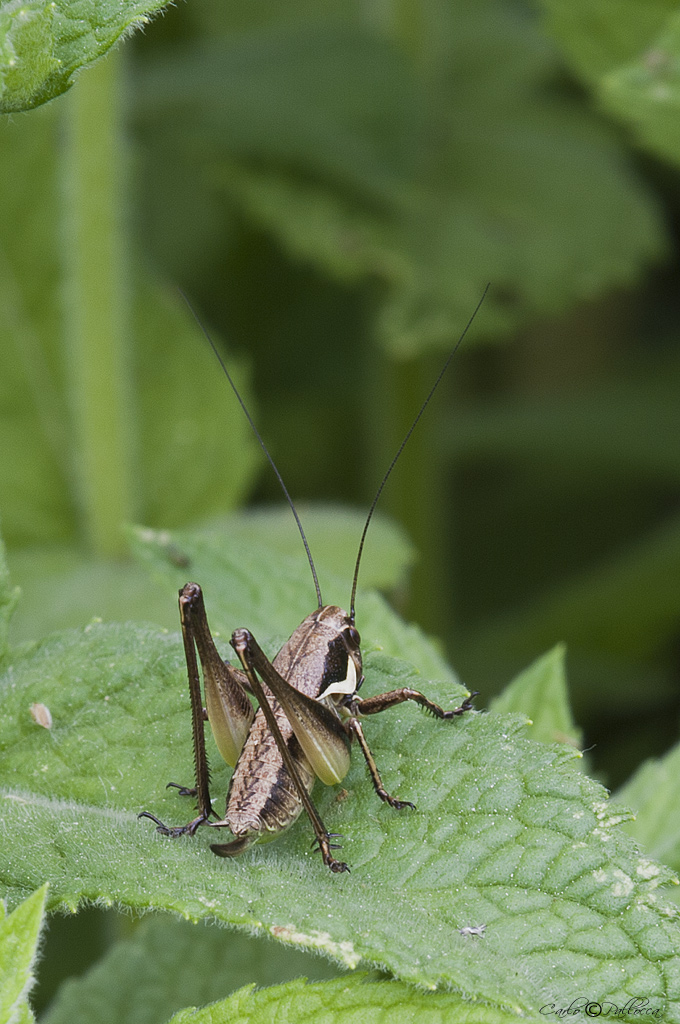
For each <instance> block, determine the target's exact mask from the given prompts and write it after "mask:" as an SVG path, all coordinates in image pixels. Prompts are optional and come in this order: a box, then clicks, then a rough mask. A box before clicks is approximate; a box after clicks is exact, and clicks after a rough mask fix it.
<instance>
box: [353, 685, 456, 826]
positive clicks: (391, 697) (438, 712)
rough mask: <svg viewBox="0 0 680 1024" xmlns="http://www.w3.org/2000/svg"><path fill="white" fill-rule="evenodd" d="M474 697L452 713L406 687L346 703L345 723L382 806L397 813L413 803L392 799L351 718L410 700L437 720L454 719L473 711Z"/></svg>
mask: <svg viewBox="0 0 680 1024" xmlns="http://www.w3.org/2000/svg"><path fill="white" fill-rule="evenodd" d="M475 696H476V694H475V693H471V694H470V696H469V697H466V699H465V700H464V701H463V703H462V704H461V705H460V707H458V708H453V709H452V710H451V711H444V709H443V708H440V707H439V705H438V704H435V703H434V702H433V701H431V700H429V699H428V698H427V697H425V696H424V695H423V694H422V693H420V692H419V691H418V690H411V689H410V688H409V687H406V686H405V687H402V689H401V690H390V691H389V692H388V693H379V694H378V695H377V696H375V697H367V698H366V699H365V700H360V699H359V698H358V697H355V698H354V699H353V700H352V701H350V702H349V704H348V707H349V708H350V710H351V712H352V717H351V718H349V719H348V720H347V728H348V729H349V730H350V732H351V733H352V734H353V735H354V736H356V738H357V740H358V742H359V746H360V747H361V752H362V754H363V755H364V758H365V760H366V764H367V765H368V770H369V772H370V773H371V779H372V780H373V788H374V789H375V791H376V793H377V794H378V796H379V797H380V799H381V800H384V801H385V803H388V804H389V805H390V807H395V808H396V809H397V810H401V809H402V808H403V807H411V808H412V809H413V810H415V804H412V803H411V801H410V800H398V799H397V798H396V797H394V796H391V795H390V794H389V793H388V792H387V790H386V789H385V787H384V786H383V783H382V779H381V777H380V772H379V771H378V767H377V765H376V763H375V760H374V759H373V754H372V753H371V748H370V747H369V745H368V743H367V741H366V737H365V736H364V731H363V729H362V727H361V723H360V721H359V719H358V718H355V717H354V715H357V714H359V715H377V714H379V713H380V712H381V711H386V710H387V708H391V707H394V706H395V705H396V704H403V703H404V701H407V700H412V701H415V702H416V703H417V704H420V705H421V706H422V707H424V708H426V709H427V711H429V712H430V713H431V714H433V715H435V717H436V718H444V719H448V718H455V717H457V716H458V715H463V714H465V712H466V711H470V710H471V709H472V700H473V698H474V697H475Z"/></svg>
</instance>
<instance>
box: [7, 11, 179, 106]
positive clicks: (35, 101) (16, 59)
mask: <svg viewBox="0 0 680 1024" xmlns="http://www.w3.org/2000/svg"><path fill="white" fill-rule="evenodd" d="M164 6H165V4H164V3H158V2H155V0H122V2H121V0H5V2H4V3H3V4H2V6H1V7H0V112H2V113H4V114H8V113H12V112H15V111H20V110H29V109H30V108H31V107H37V106H39V105H40V104H41V103H46V102H47V100H51V99H54V97H55V96H59V95H60V94H61V93H63V92H66V90H67V89H69V88H70V87H71V86H72V85H73V81H74V78H75V75H76V73H77V72H78V71H80V70H81V68H83V67H85V66H86V65H87V64H91V63H92V61H94V60H96V59H97V58H98V57H101V56H102V54H104V53H106V51H107V50H108V49H110V47H111V46H113V44H114V43H115V42H116V40H118V39H120V37H121V36H122V35H126V34H128V33H129V32H131V31H133V30H134V29H135V28H141V27H142V26H143V25H145V24H146V22H147V21H148V20H149V17H150V15H152V14H155V13H156V12H158V11H160V10H162V9H163V7H164Z"/></svg>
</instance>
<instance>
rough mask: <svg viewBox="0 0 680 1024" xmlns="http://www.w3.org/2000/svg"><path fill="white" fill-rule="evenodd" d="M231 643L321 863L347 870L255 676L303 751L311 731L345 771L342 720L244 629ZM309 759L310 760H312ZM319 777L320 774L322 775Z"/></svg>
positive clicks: (345, 738)
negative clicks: (295, 683)
mask: <svg viewBox="0 0 680 1024" xmlns="http://www.w3.org/2000/svg"><path fill="white" fill-rule="evenodd" d="M231 646H232V647H233V648H234V650H235V651H236V653H237V654H238V656H239V658H240V660H241V664H242V665H243V669H244V671H245V673H246V675H247V677H248V682H249V684H250V690H251V691H252V693H254V694H255V697H256V698H257V700H258V703H259V705H260V707H261V708H262V712H263V714H264V716H265V719H266V721H267V725H268V726H269V729H270V730H271V732H272V734H273V736H274V739H275V740H276V745H277V747H278V749H279V753H280V754H281V758H282V760H283V763H284V765H285V767H286V770H287V771H288V774H289V775H290V777H291V778H292V780H293V782H294V784H295V788H296V789H297V791H298V795H299V797H300V800H301V802H302V806H303V807H304V809H305V810H306V812H307V815H308V817H309V820H310V822H311V825H312V828H313V829H314V835H315V837H316V839H315V844H316V845H318V848H319V850H320V851H321V856H322V858H323V862H324V864H325V865H326V866H327V867H329V868H330V869H331V871H333V872H336V873H338V872H343V871H349V868H348V867H347V865H346V864H345V863H344V862H343V861H339V860H336V859H335V857H333V855H332V853H331V850H334V849H337V848H338V847H337V845H336V844H334V843H332V842H331V839H335V838H340V837H339V836H336V835H335V833H331V832H328V830H327V829H326V826H325V825H324V823H323V821H322V820H321V816H320V814H319V812H318V811H317V809H316V807H315V806H314V803H313V802H312V798H311V797H310V795H309V793H308V791H307V789H306V788H305V786H304V784H303V782H302V780H301V778H300V774H299V772H298V769H297V766H296V764H295V760H294V758H293V756H292V754H291V752H290V749H289V747H288V745H287V743H286V742H285V740H284V739H283V736H282V735H281V730H280V729H279V725H278V722H277V721H276V716H275V714H274V711H273V709H272V707H271V704H270V703H269V700H268V699H267V696H266V694H265V692H264V689H263V687H262V684H261V683H260V680H259V678H258V676H260V677H261V678H262V679H263V680H264V682H265V683H266V684H267V687H268V688H269V690H270V691H271V693H272V694H273V695H274V696H275V698H276V699H277V700H278V702H279V703H280V704H281V706H282V707H283V709H284V711H285V713H286V715H287V717H288V719H289V721H290V723H291V726H292V728H293V730H294V732H295V735H296V737H297V738H298V741H300V742H301V745H302V746H303V749H304V750H305V753H306V754H309V752H310V747H309V746H308V744H307V739H308V737H311V734H312V733H313V734H314V740H313V744H312V746H314V747H315V748H317V750H318V748H319V747H325V751H326V753H327V754H329V755H330V758H331V761H332V762H333V763H335V762H339V763H342V764H343V768H344V771H345V772H346V771H347V768H345V767H344V763H345V758H344V757H343V753H345V754H346V764H347V766H349V735H348V733H347V732H346V731H345V729H344V728H343V726H342V723H341V722H340V721H339V720H338V719H336V718H335V717H334V716H333V715H332V713H331V712H330V711H328V709H327V708H324V707H323V706H322V705H320V704H319V703H318V702H317V701H315V700H312V699H311V698H309V697H307V696H306V695H305V694H304V693H301V692H300V691H299V690H296V689H295V688H294V687H292V686H291V685H290V684H289V683H287V682H286V680H285V679H283V678H282V677H281V676H280V675H279V673H278V672H277V670H276V669H275V668H274V666H273V665H272V663H271V662H270V661H269V659H268V658H267V656H266V655H265V654H264V652H263V651H262V649H261V647H260V646H259V644H258V643H257V641H256V640H255V638H254V637H253V636H252V634H251V633H249V632H248V630H247V629H238V630H236V631H235V632H234V635H233V636H232V639H231ZM326 753H325V754H323V755H322V757H323V760H324V765H325V766H327V761H326ZM312 757H313V755H312ZM312 763H314V761H313V760H312ZM314 768H315V771H317V774H319V772H318V770H317V767H316V765H314ZM341 770H343V769H341ZM321 777H322V778H323V775H322V776H321ZM216 852H217V851H216ZM227 855H228V854H227Z"/></svg>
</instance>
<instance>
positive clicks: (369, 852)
mask: <svg viewBox="0 0 680 1024" xmlns="http://www.w3.org/2000/svg"><path fill="white" fill-rule="evenodd" d="M185 540H186V538H185ZM195 543H196V554H194V553H193V552H192V555H193V557H194V558H195V562H192V570H194V569H195V570H196V578H199V579H203V573H204V569H205V570H206V571H207V565H206V566H203V564H201V562H200V560H199V558H198V549H199V548H200V546H201V545H202V544H205V540H204V538H198V539H197V540H196V542H195ZM258 551H259V561H260V567H259V570H258V566H257V557H256V552H254V551H253V550H252V549H251V548H248V549H247V550H244V551H243V558H244V559H246V561H245V562H241V561H240V560H238V559H235V558H234V550H230V549H229V546H228V545H225V549H224V553H223V557H222V564H221V565H220V569H221V571H223V572H224V574H225V583H224V586H225V588H226V589H228V590H230V591H231V594H232V597H231V600H232V602H233V603H234V605H236V604H238V602H239V599H240V598H241V599H242V602H243V603H242V608H243V609H250V606H252V608H255V607H256V606H257V605H258V603H260V602H263V603H265V604H266V603H268V604H269V606H270V607H274V606H275V605H276V603H277V601H279V602H281V603H280V605H279V607H278V612H277V617H276V623H275V628H276V629H277V630H280V631H281V632H282V633H284V634H285V632H287V631H290V630H291V629H292V628H293V627H294V626H295V625H296V624H297V623H296V621H295V618H294V616H295V615H296V612H297V608H296V601H295V600H294V597H293V595H294V594H295V593H296V592H297V588H300V589H301V590H302V589H304V590H305V591H306V593H307V595H308V594H309V582H308V581H307V580H306V568H305V566H304V565H302V566H300V564H299V559H298V562H297V576H295V574H294V572H293V568H292V566H291V565H290V564H289V562H288V561H287V560H286V558H285V557H283V556H281V555H279V554H277V553H276V552H275V551H273V550H268V549H267V545H266V539H265V538H261V542H260V544H259V545H258ZM206 561H210V562H214V561H215V545H214V544H213V545H212V547H207V548H206ZM265 566H266V569H267V571H266V572H265V571H264V567H265ZM288 580H290V581H292V582H291V583H290V585H289V586H287V581H288ZM206 600H207V604H208V610H209V614H210V615H211V617H212V618H213V620H214V621H213V624H214V625H216V626H217V627H219V628H221V629H223V630H225V632H227V633H228V631H229V629H230V628H232V627H233V626H234V625H235V624H241V623H242V622H244V621H245V623H247V624H251V623H249V622H248V617H246V619H245V620H243V619H241V617H240V616H239V619H238V620H236V621H234V619H232V620H231V621H230V622H223V621H222V618H221V615H219V614H218V615H216V616H213V604H212V601H213V597H212V594H211V593H210V592H208V589H207V587H206ZM217 603H219V602H217ZM366 604H367V606H368V602H366ZM358 607H360V606H358ZM306 610H308V606H306V607H305V611H306ZM244 615H245V611H244ZM215 620H216V621H215ZM273 625H274V624H273V623H270V630H269V631H268V634H267V633H266V632H264V631H263V632H261V633H260V635H259V637H258V638H259V640H260V642H261V643H262V645H263V647H264V649H265V650H266V651H268V652H269V653H270V654H271V653H273V650H274V649H275V648H274V647H273V646H272V645H271V642H270V640H268V635H269V636H271V628H272V626H273ZM359 625H360V627H361V629H362V632H363V633H364V634H365V648H366V649H367V653H366V656H365V671H366V684H365V691H366V693H367V694H372V693H378V692H380V691H382V690H390V689H394V688H397V687H399V686H413V687H417V688H419V689H421V690H423V691H424V692H426V693H428V694H429V695H430V696H431V697H432V698H433V699H435V700H437V701H439V702H440V703H442V704H443V705H444V706H447V707H449V706H453V704H454V703H455V702H457V701H459V699H460V691H459V690H458V689H457V688H456V686H455V684H453V683H452V682H451V681H450V678H449V679H446V680H445V681H441V680H439V681H437V680H427V679H423V678H422V677H419V676H418V675H416V672H417V669H416V668H415V667H414V666H411V665H409V664H408V663H406V662H404V661H401V660H397V659H395V658H394V657H393V656H391V655H390V654H388V653H386V652H385V651H383V652H380V651H377V650H376V649H375V648H376V646H377V645H379V644H381V643H382V642H383V641H384V638H383V636H381V635H380V634H378V633H372V632H371V629H370V628H369V626H368V624H367V623H365V622H364V620H361V621H360V622H359ZM392 628H393V630H394V631H395V632H396V631H397V627H396V626H393V627H392ZM400 643H401V646H402V648H404V649H408V648H409V647H410V637H409V634H408V632H405V633H403V635H402V636H401V640H400ZM385 646H386V645H385ZM223 649H224V651H225V653H226V651H228V647H227V646H226V645H225V646H224V648H223ZM416 649H417V648H415V647H414V650H416ZM416 657H418V655H417V654H416ZM0 686H1V687H2V695H1V698H0V699H1V700H2V706H3V716H2V719H1V720H0V750H2V752H3V753H2V754H1V755H0V777H1V778H3V779H6V780H10V779H11V788H10V787H7V786H5V788H4V789H3V790H2V794H1V798H2V814H1V815H0V878H2V879H3V880H4V885H5V891H6V895H7V897H8V899H10V900H11V901H12V902H13V903H14V902H16V901H17V900H18V899H19V897H20V894H22V893H24V892H25V891H26V889H27V888H29V887H34V886H35V884H36V883H37V882H38V881H44V880H45V879H46V878H47V879H49V880H50V894H51V896H50V905H51V906H52V907H57V906H61V907H64V906H66V907H71V908H74V907H76V906H77V905H78V903H79V902H80V901H81V900H82V899H91V900H96V901H98V902H100V903H105V904H109V903H113V902H118V903H121V904H123V905H126V906H130V907H134V908H136V909H145V908H155V909H165V910H171V911H174V912H177V913H179V914H181V915H183V916H185V917H187V918H191V919H196V920H197V919H205V918H210V919H215V920H218V921H222V922H225V923H229V924H232V925H235V926H238V927H241V928H244V929H246V930H248V931H249V932H250V933H251V934H254V933H257V934H262V935H266V934H268V935H272V936H274V937H276V938H278V939H279V940H280V941H281V942H285V943H289V944H291V945H292V946H295V947H302V948H308V949H314V950H316V951H317V952H320V953H323V954H325V955H326V956H328V957H330V958H332V959H335V960H336V961H337V962H340V963H341V964H343V965H344V966H346V967H355V966H357V964H358V963H359V962H361V961H362V960H363V961H364V962H365V963H367V964H375V965H379V966H380V967H381V968H382V969H386V970H389V971H390V972H392V973H393V974H396V975H397V976H399V977H400V978H402V979H403V980H405V981H411V982H416V983H418V984H420V985H426V986H428V987H437V986H451V987H454V988H456V989H457V990H459V991H460V992H461V993H463V994H465V995H466V996H467V997H469V998H472V999H477V1000H485V1001H487V1002H490V1003H491V1004H493V1005H494V1006H498V1005H503V1006H509V1007H515V1008H517V1009H521V1010H523V1011H524V1012H525V1013H527V1014H529V1013H534V1014H535V1013H537V1012H538V1010H539V1009H540V1007H541V1006H543V1005H545V1003H546V1002H549V1001H552V1000H559V1001H560V1005H568V1004H569V1002H570V1001H571V999H572V998H574V997H575V996H576V995H579V994H581V993H583V992H587V993H588V998H592V999H597V998H599V997H602V998H605V996H606V997H608V998H610V999H614V1000H616V1001H617V1002H618V1003H625V1001H626V998H628V997H630V996H633V995H635V996H637V995H641V996H642V995H646V996H648V997H649V998H650V999H654V1000H657V1001H658V1002H659V1003H660V1004H661V1005H663V1006H664V1007H665V1009H664V1012H665V1013H666V1016H667V1019H669V1020H672V1019H676V1020H678V1019H680V1002H678V980H679V979H680V956H679V955H678V950H679V949H680V941H679V940H680V929H679V928H678V922H677V917H676V912H675V911H674V910H672V909H668V908H667V906H666V903H667V902H668V901H666V900H664V898H663V896H662V894H660V893H659V892H658V887H659V885H660V884H661V883H663V882H666V881H668V880H670V878H671V877H672V876H671V874H670V872H669V871H668V869H666V868H663V867H662V866H660V865H654V864H653V863H652V862H651V861H650V860H649V859H648V858H644V857H641V856H640V854H639V852H638V851H637V848H636V847H635V845H634V844H633V842H632V841H631V840H630V839H629V838H628V837H627V836H625V835H624V834H623V833H622V832H621V830H620V829H618V828H617V825H618V823H619V822H620V821H621V820H622V818H623V817H625V814H624V815H622V814H621V813H620V812H618V811H617V810H616V809H615V808H613V807H610V806H609V805H608V803H607V799H606V793H605V791H604V790H603V789H602V787H600V786H599V785H598V784H597V783H595V782H592V781H591V780H589V779H588V778H586V777H585V776H583V775H582V774H581V773H580V772H578V771H577V770H576V769H575V764H574V761H575V758H576V756H577V755H576V754H575V752H574V751H572V750H571V748H568V747H562V748H560V747H557V746H547V745H545V744H542V743H536V742H533V741H531V740H529V739H527V738H525V737H524V736H523V735H522V732H521V729H522V723H521V722H520V721H519V720H518V716H511V715H496V714H489V715H482V714H476V715H475V714H473V713H470V714H468V715H466V716H464V717H463V718H461V719H459V720H454V721H452V722H441V721H439V722H438V721H432V720H430V719H428V718H426V717H424V716H423V715H420V714H418V712H417V709H415V708H414V707H411V706H408V705H402V706H401V707H399V708H395V709H392V711H390V712H387V713H385V714H384V715H379V716H375V718H372V719H371V720H370V722H369V721H367V723H366V731H367V734H368V737H369V741H370V743H371V747H372V750H373V752H374V754H375V758H376V762H377V764H378V765H379V767H380V769H381V772H382V775H383V779H384V782H385V785H386V786H387V787H388V789H390V790H391V791H393V792H395V793H396V794H398V795H399V796H400V797H403V798H405V799H412V800H413V801H414V802H416V803H417V805H418V810H417V811H415V812H411V811H403V812H401V813H398V812H396V811H394V810H392V809H391V808H389V807H387V806H385V805H381V804H379V803H377V801H376V797H375V794H374V793H373V791H372V787H371V785H370V782H369V780H368V777H367V772H366V768H365V765H364V764H363V763H362V761H361V759H360V758H359V757H355V759H354V762H353V765H352V767H351V769H350V773H349V775H348V776H347V778H346V780H345V782H344V787H343V792H341V793H340V794H337V795H336V792H335V791H334V790H333V789H324V788H322V787H317V793H316V796H315V799H316V801H317V803H318V807H319V811H320V813H321V815H322V817H323V819H324V821H325V823H326V825H327V827H328V828H329V829H330V830H331V831H333V832H339V833H341V834H342V835H343V837H344V838H343V857H344V858H345V859H346V860H347V861H348V862H349V864H350V866H351V868H352V874H351V875H350V876H333V875H331V874H330V873H329V872H328V871H326V870H325V869H324V868H323V866H322V864H321V862H320V858H319V855H318V853H316V852H315V851H313V850H311V849H310V830H309V827H308V825H307V824H306V823H305V821H304V820H301V821H299V822H298V823H297V824H296V825H295V826H294V827H293V828H292V829H291V830H290V831H289V832H287V833H286V834H285V835H284V836H282V837H281V838H280V839H278V840H277V842H276V843H275V844H270V845H262V846H257V847H255V848H254V849H253V850H252V851H249V852H248V853H247V854H246V855H244V856H243V857H241V858H239V859H237V860H235V861H233V862H231V861H223V860H218V859H217V858H215V857H213V856H212V855H211V854H210V852H209V849H208V847H209V844H210V841H211V838H212V837H211V836H209V835H206V834H205V832H206V830H202V831H201V833H199V835H197V836H196V837H193V838H191V839H190V838H184V839H181V840H177V841H175V842H173V841H170V840H167V839H165V838H163V837H161V836H158V835H156V834H155V832H154V830H153V827H152V826H151V825H150V823H149V822H148V821H137V819H136V815H137V813H138V812H139V811H140V810H142V809H148V810H150V811H152V812H153V813H154V814H157V815H158V816H159V817H160V818H161V819H163V820H168V821H171V822H173V823H174V822H177V823H180V822H183V821H185V820H187V819H188V817H189V816H190V815H191V805H190V803H191V802H190V801H183V800H182V799H181V798H179V797H178V796H177V795H176V794H174V793H171V792H170V791H167V790H165V789H164V785H165V782H166V781H177V782H182V783H188V782H189V781H190V780H191V777H192V774H193V769H192V760H193V759H192V751H191V739H190V723H189V720H188V719H189V716H188V697H187V692H186V691H187V685H186V678H185V668H184V666H183V655H182V646H181V641H180V639H179V637H178V636H177V635H172V634H166V633H163V632H160V631H158V630H157V629H152V628H149V627H146V628H145V627H140V626H133V625H123V626H121V625H109V626H106V625H101V624H92V625H91V626H89V627H87V628H86V629H85V630H82V631H74V632H69V633H64V634H59V635H56V636H54V637H52V638H49V639H48V640H45V641H43V642H42V643H40V644H38V645H36V646H35V647H34V648H32V649H29V650H24V651H23V652H22V653H21V654H18V655H17V657H16V660H15V662H14V664H13V665H12V666H11V667H10V668H9V669H8V671H7V673H6V674H5V676H4V677H3V678H2V680H1V681H0ZM34 702H39V703H42V704H44V705H45V706H46V707H48V708H49V710H50V713H51V717H52V728H51V729H50V730H47V729H45V728H41V727H40V726H38V725H37V724H36V723H35V722H34V721H33V719H32V717H31V715H30V711H29V708H30V705H31V704H32V703H34ZM211 750H212V747H211ZM212 767H213V783H212V786H213V793H214V795H215V797H216V798H217V801H218V802H217V806H218V807H219V806H220V803H221V799H222V796H223V794H224V793H226V789H227V785H228V776H229V771H228V769H226V767H225V766H222V765H219V764H218V759H217V758H216V756H213V757H212ZM27 836H30V842H28V841H25V837H27ZM17 837H21V838H20V839H18V838H17ZM482 924H483V925H485V926H486V930H485V932H484V935H483V937H474V936H470V935H469V934H467V933H466V932H465V929H466V928H469V927H473V928H474V927H477V926H480V925H482ZM461 930H462V931H461ZM562 1000H566V1004H565V1003H562Z"/></svg>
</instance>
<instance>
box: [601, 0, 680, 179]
mask: <svg viewBox="0 0 680 1024" xmlns="http://www.w3.org/2000/svg"><path fill="white" fill-rule="evenodd" d="M600 95H601V97H602V102H603V104H604V105H605V106H606V108H607V109H608V110H610V111H611V112H612V113H613V114H615V115H616V116H618V117H619V119H620V120H621V121H623V122H624V123H626V124H627V125H629V126H630V127H632V129H633V130H634V132H635V134H636V136H637V138H638V140H639V142H640V143H641V144H642V145H643V146H645V147H646V148H647V149H650V150H651V151H652V152H653V153H655V154H657V155H659V156H661V157H663V158H664V159H666V160H671V161H672V162H673V163H674V164H678V163H680V142H678V131H679V129H680V115H679V114H678V102H679V101H680V16H679V15H678V14H677V12H674V14H673V16H672V17H670V18H669V19H668V21H667V23H666V24H665V26H664V28H663V31H662V32H660V33H659V35H658V36H657V37H656V38H655V39H654V40H653V41H652V42H651V45H650V46H649V47H648V48H646V49H645V51H644V52H642V53H641V52H640V50H637V51H636V54H635V60H633V61H631V63H630V64H626V65H624V66H623V67H620V68H617V69H616V70H615V71H612V72H611V73H610V74H609V75H607V76H606V78H604V80H603V81H602V84H601V88H600Z"/></svg>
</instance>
